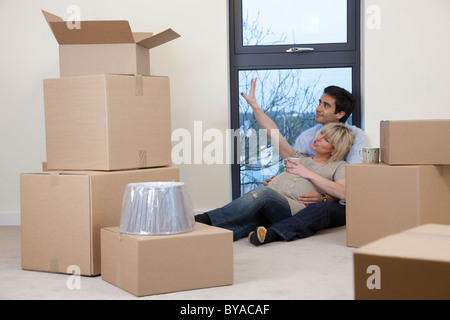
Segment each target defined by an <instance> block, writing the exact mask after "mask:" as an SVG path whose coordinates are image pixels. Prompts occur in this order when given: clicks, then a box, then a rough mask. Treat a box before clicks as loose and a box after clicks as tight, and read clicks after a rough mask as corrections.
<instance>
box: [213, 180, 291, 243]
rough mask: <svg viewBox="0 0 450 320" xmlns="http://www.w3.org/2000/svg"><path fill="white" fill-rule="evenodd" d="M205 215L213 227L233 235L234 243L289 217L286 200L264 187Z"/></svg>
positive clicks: (289, 210) (288, 207)
mask: <svg viewBox="0 0 450 320" xmlns="http://www.w3.org/2000/svg"><path fill="white" fill-rule="evenodd" d="M207 214H208V216H209V218H210V219H211V223H212V225H213V226H217V227H221V228H225V229H228V230H231V231H233V239H234V241H237V240H239V239H241V238H243V237H247V236H248V235H249V233H250V232H252V231H254V230H255V229H256V228H257V227H258V226H266V227H270V226H271V225H272V224H274V223H276V222H279V221H282V220H284V219H286V218H290V217H292V214H291V209H290V206H289V202H288V201H287V200H286V198H285V197H284V196H283V195H281V194H280V193H278V192H276V191H274V190H273V189H271V188H269V187H266V186H261V187H259V188H256V189H255V190H253V191H251V192H249V193H247V194H245V195H243V196H242V197H240V198H238V199H236V200H234V201H232V202H231V203H229V204H228V205H226V206H224V207H222V208H219V209H216V210H212V211H209V212H207Z"/></svg>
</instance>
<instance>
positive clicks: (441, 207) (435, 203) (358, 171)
mask: <svg viewBox="0 0 450 320" xmlns="http://www.w3.org/2000/svg"><path fill="white" fill-rule="evenodd" d="M346 188H347V190H346V192H347V195H346V199H347V201H346V204H347V207H346V214H347V245H348V246H349V247H360V246H362V245H365V244H367V243H370V242H372V241H375V240H377V239H380V238H382V237H385V236H388V235H392V234H395V233H398V232H401V231H404V230H407V229H410V228H413V227H416V226H419V225H422V224H428V223H436V224H450V211H449V208H450V166H388V165H385V164H378V165H370V164H367V165H364V164H352V165H348V166H347V169H346Z"/></svg>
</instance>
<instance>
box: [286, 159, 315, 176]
mask: <svg viewBox="0 0 450 320" xmlns="http://www.w3.org/2000/svg"><path fill="white" fill-rule="evenodd" d="M286 171H287V172H289V173H292V174H296V175H298V176H300V177H302V178H305V179H308V180H309V179H310V178H311V173H312V171H311V170H308V169H306V168H305V167H304V166H303V165H301V164H300V163H299V162H297V161H295V160H289V165H287V166H286Z"/></svg>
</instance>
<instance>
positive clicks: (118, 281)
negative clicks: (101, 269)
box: [116, 262, 120, 288]
mask: <svg viewBox="0 0 450 320" xmlns="http://www.w3.org/2000/svg"><path fill="white" fill-rule="evenodd" d="M116 286H118V287H119V288H120V263H118V262H116Z"/></svg>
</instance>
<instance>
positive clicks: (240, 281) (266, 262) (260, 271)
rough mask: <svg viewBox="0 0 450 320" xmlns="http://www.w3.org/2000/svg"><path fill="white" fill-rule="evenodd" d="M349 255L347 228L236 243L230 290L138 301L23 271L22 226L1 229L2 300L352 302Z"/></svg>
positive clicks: (98, 286) (94, 285)
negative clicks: (71, 286) (299, 237)
mask: <svg viewBox="0 0 450 320" xmlns="http://www.w3.org/2000/svg"><path fill="white" fill-rule="evenodd" d="M353 251H354V249H352V248H348V247H346V245H345V227H344V228H337V229H330V230H326V231H322V232H320V233H318V234H317V235H315V236H313V237H311V238H309V239H304V240H297V241H294V242H290V243H285V242H277V243H272V244H269V245H265V246H262V247H254V246H252V245H251V244H249V242H248V241H247V240H246V239H242V240H240V241H238V242H235V243H234V267H235V268H234V284H233V285H232V286H226V287H216V288H209V289H201V290H191V291H184V292H176V293H170V294H164V295H156V296H149V297H144V298H136V297H135V296H133V295H131V294H129V293H127V292H125V291H123V290H122V289H119V288H117V287H115V286H113V285H111V284H109V283H107V282H105V281H103V280H102V279H101V277H100V276H99V277H92V278H90V277H82V278H81V288H80V289H79V290H77V289H75V290H70V289H68V288H67V285H66V282H67V280H68V275H62V274H53V273H45V272H35V271H24V270H22V269H21V266H20V227H0V300H5V299H6V300H18V299H20V300H28V299H57V300H69V299H70V300H78V299H91V300H105V299H114V300H121V299H141V300H145V299H149V300H151V299H164V300H352V299H353V298H354V292H353Z"/></svg>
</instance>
